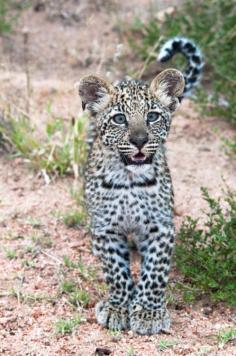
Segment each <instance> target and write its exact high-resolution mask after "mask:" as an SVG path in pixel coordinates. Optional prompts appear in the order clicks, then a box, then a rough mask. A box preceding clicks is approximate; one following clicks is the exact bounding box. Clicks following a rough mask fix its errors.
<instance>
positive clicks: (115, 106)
mask: <svg viewBox="0 0 236 356" xmlns="http://www.w3.org/2000/svg"><path fill="white" fill-rule="evenodd" d="M184 86H185V82H184V78H183V75H182V74H181V72H179V71H177V70H176V69H167V70H164V71H163V72H161V73H160V74H158V75H157V76H156V77H155V78H154V80H153V81H152V82H151V85H150V86H149V85H147V84H145V83H143V82H140V81H137V80H125V81H123V82H120V83H118V84H117V85H112V84H109V83H108V82H107V81H105V80H104V79H101V78H99V77H97V76H92V75H91V76H86V77H84V78H83V79H82V80H81V81H80V83H79V94H80V97H81V100H82V105H83V107H84V108H86V110H88V111H89V112H90V113H91V116H92V120H95V122H96V127H97V132H98V135H99V137H100V140H101V142H102V144H103V145H104V146H106V147H107V149H109V150H112V151H116V152H117V153H118V154H119V155H120V157H121V159H122V160H123V162H124V163H125V164H126V165H130V164H132V165H143V164H150V163H151V162H152V159H153V156H154V155H155V153H156V151H157V150H158V148H159V147H160V145H162V144H163V142H165V140H166V138H167V135H168V132H169V129H170V124H171V115H172V113H173V112H174V111H175V109H176V107H177V105H178V103H179V98H180V97H181V95H182V93H183V90H184Z"/></svg>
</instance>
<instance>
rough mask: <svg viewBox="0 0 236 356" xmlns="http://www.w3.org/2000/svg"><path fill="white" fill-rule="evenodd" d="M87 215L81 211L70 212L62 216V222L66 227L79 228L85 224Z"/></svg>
mask: <svg viewBox="0 0 236 356" xmlns="http://www.w3.org/2000/svg"><path fill="white" fill-rule="evenodd" d="M86 219H87V215H86V212H85V211H84V210H83V209H82V207H81V209H75V210H70V211H68V212H67V213H65V214H64V215H63V222H64V224H65V225H66V226H68V227H79V226H81V225H85V224H86Z"/></svg>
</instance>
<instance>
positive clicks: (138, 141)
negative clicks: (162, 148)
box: [130, 133, 148, 149]
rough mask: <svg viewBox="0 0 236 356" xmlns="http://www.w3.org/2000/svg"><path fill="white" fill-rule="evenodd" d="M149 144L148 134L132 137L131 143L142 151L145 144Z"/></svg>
mask: <svg viewBox="0 0 236 356" xmlns="http://www.w3.org/2000/svg"><path fill="white" fill-rule="evenodd" d="M147 142H148V135H147V133H145V134H138V135H132V136H131V137H130V143H132V144H133V145H134V146H136V147H137V148H139V149H141V148H142V147H143V146H144V145H145V143H147Z"/></svg>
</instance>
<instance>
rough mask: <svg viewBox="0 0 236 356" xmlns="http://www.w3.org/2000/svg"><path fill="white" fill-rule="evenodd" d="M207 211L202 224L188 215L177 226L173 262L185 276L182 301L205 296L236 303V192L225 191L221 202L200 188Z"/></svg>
mask: <svg viewBox="0 0 236 356" xmlns="http://www.w3.org/2000/svg"><path fill="white" fill-rule="evenodd" d="M202 194H203V198H204V199H205V200H206V201H207V203H208V206H209V210H208V212H205V218H204V219H203V227H202V228H200V227H198V226H199V224H198V220H194V219H192V218H191V217H188V218H187V219H186V220H185V222H184V223H183V225H182V226H181V228H180V231H179V234H178V243H177V245H176V249H175V262H176V265H177V267H178V269H179V271H180V272H181V273H182V275H183V276H184V282H183V283H181V288H183V289H184V293H185V300H186V299H187V300H188V301H194V299H195V297H196V296H197V297H199V296H202V295H208V296H209V298H210V299H211V300H212V301H224V302H227V303H229V304H230V305H236V299H235V295H236V283H235V280H236V255H235V251H236V195H235V194H234V193H233V192H231V191H227V192H226V193H225V196H224V202H222V201H221V200H219V199H214V198H212V197H211V196H210V195H209V194H208V192H207V190H206V189H202Z"/></svg>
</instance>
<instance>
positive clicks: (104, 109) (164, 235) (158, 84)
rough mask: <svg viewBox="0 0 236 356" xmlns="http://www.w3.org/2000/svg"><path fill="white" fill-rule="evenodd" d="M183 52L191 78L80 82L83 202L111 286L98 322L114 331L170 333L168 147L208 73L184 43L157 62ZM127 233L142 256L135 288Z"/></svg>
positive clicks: (175, 42)
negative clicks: (190, 95)
mask: <svg viewBox="0 0 236 356" xmlns="http://www.w3.org/2000/svg"><path fill="white" fill-rule="evenodd" d="M178 51H179V52H182V53H183V54H184V55H185V56H186V57H187V58H188V60H189V66H188V68H187V70H186V72H185V73H183V74H182V73H181V72H179V71H178V70H176V69H166V70H164V71H163V72H161V73H160V74H158V75H157V76H156V77H155V78H154V79H153V81H152V82H151V84H150V85H148V84H146V83H143V82H141V81H138V80H133V79H126V80H124V81H121V82H119V83H118V84H115V85H112V84H110V83H108V82H107V81H105V80H104V79H102V78H100V77H98V76H93V75H89V76H86V77H84V78H83V79H81V81H80V83H79V94H80V97H81V100H82V105H83V108H84V109H86V110H87V111H88V112H89V113H90V116H91V117H90V121H91V130H90V141H91V147H90V150H89V157H88V163H87V169H86V175H85V176H86V182H85V194H86V201H87V207H88V212H89V215H90V218H91V233H92V237H93V248H94V252H95V254H96V255H97V256H98V257H99V258H100V259H101V261H102V264H103V270H104V274H105V278H106V282H107V284H108V286H109V297H108V299H107V300H104V301H100V302H99V303H98V304H97V305H96V308H95V312H96V317H97V321H98V323H99V324H101V325H103V326H106V327H108V328H110V329H113V330H122V329H128V328H130V329H131V330H133V331H134V332H137V333H138V334H153V333H158V332H160V331H162V330H168V329H169V327H170V318H169V314H168V311H167V309H166V305H165V300H164V294H165V289H166V285H167V280H168V273H169V270H170V259H171V254H172V249H173V244H174V226H173V189H172V183H171V176H170V172H169V168H168V165H167V161H166V155H165V141H166V138H167V136H168V132H169V130H170V125H171V116H172V113H173V112H174V111H175V110H176V108H177V106H178V104H179V102H180V100H181V98H182V97H183V96H184V95H185V94H186V93H187V92H189V90H190V89H191V88H192V87H193V86H194V85H195V84H196V82H197V80H198V77H199V75H200V72H201V69H202V67H203V62H202V58H201V54H200V51H199V50H198V49H197V47H196V46H195V45H194V44H193V43H192V42H191V41H189V40H187V39H184V38H179V37H178V38H174V39H172V40H170V41H168V42H167V43H166V44H165V45H164V47H163V48H162V49H161V52H160V56H159V59H160V60H161V61H165V60H168V59H169V58H171V57H172V56H173V55H174V54H175V53H176V52H178ZM129 234H132V236H133V238H134V241H135V243H136V245H137V248H138V251H139V253H140V256H141V272H140V278H139V281H138V282H137V283H136V284H135V283H134V280H133V278H132V274H131V270H130V259H129V255H130V254H129V248H128V243H127V236H128V235H129Z"/></svg>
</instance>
